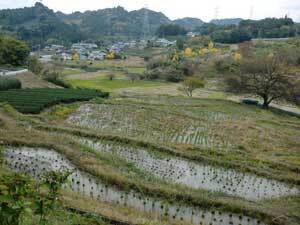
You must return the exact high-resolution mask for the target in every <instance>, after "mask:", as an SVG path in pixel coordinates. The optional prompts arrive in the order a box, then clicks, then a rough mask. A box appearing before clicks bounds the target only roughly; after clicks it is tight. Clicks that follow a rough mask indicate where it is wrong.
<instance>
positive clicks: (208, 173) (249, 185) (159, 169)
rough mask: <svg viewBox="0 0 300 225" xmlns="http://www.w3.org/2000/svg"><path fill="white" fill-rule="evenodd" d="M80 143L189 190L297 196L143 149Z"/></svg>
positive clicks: (246, 176) (256, 196)
mask: <svg viewBox="0 0 300 225" xmlns="http://www.w3.org/2000/svg"><path fill="white" fill-rule="evenodd" d="M80 141H81V143H83V144H85V145H87V146H89V147H91V148H93V149H95V150H96V151H103V152H108V153H111V154H114V155H117V156H119V157H121V158H123V159H125V160H127V161H128V162H130V163H133V164H134V165H136V166H137V167H138V168H140V169H142V170H146V171H149V172H150V173H153V174H154V175H155V176H157V177H159V178H161V179H167V180H169V181H172V182H177V183H180V184H184V185H187V186H189V187H192V188H203V189H206V190H210V191H220V192H224V193H227V194H230V195H233V196H238V197H241V198H246V199H249V200H260V199H263V198H273V197H280V196H285V195H295V194H298V193H299V190H298V189H297V188H292V187H289V186H288V185H285V184H284V183H280V182H277V181H275V180H270V179H265V178H262V177H258V176H255V175H251V174H243V173H239V172H237V171H235V170H232V169H225V168H217V167H213V166H210V165H204V164H196V163H193V162H189V161H187V160H183V159H180V158H178V157H172V156H171V157H170V156H157V155H155V154H153V153H152V154H151V152H148V151H147V150H146V149H143V148H139V149H137V148H134V147H130V146H124V145H120V144H117V143H113V142H103V141H96V140H91V139H86V138H83V139H81V140H80Z"/></svg>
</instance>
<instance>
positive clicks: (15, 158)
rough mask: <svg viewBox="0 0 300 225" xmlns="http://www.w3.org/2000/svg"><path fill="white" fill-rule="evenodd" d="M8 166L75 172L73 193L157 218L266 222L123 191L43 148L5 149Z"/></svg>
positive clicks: (212, 224)
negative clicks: (126, 207)
mask: <svg viewBox="0 0 300 225" xmlns="http://www.w3.org/2000/svg"><path fill="white" fill-rule="evenodd" d="M3 155H4V159H5V163H6V164H7V165H8V166H9V167H10V168H11V169H12V170H14V171H17V172H25V173H27V174H29V175H32V176H33V177H36V178H39V177H41V176H42V175H43V174H44V173H46V172H49V171H52V170H55V171H73V173H72V174H71V175H70V177H69V180H70V182H69V183H70V187H71V189H72V190H73V191H76V192H78V193H81V194H84V195H88V196H90V197H91V198H94V199H99V200H101V201H106V202H109V203H114V204H120V205H123V206H128V207H132V208H135V209H137V210H141V211H145V212H149V213H152V214H153V215H156V216H157V217H162V216H165V217H168V218H169V219H170V220H179V221H185V222H190V223H192V224H198V225H199V224H200V225H201V224H203V225H258V224H264V223H263V222H261V221H259V220H257V219H255V218H251V217H247V216H244V215H239V214H233V213H225V212H221V211H218V210H206V209H201V208H198V207H188V206H184V205H179V204H176V203H174V204H169V203H165V202H164V201H161V200H159V199H154V198H151V197H147V196H144V195H141V194H140V193H137V192H135V191H132V190H131V191H128V192H125V191H120V190H118V189H117V188H115V187H113V186H109V185H106V184H104V183H102V182H101V181H99V180H98V179H96V178H95V177H93V176H91V175H89V174H87V173H85V172H82V171H81V170H80V169H79V168H76V167H75V166H74V165H72V164H71V163H70V162H69V161H68V160H67V159H66V158H65V157H64V156H62V155H60V154H58V153H57V152H55V151H52V150H47V149H40V148H27V147H20V148H12V147H8V148H6V149H5V150H4V154H3Z"/></svg>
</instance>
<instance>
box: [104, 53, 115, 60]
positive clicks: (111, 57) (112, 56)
mask: <svg viewBox="0 0 300 225" xmlns="http://www.w3.org/2000/svg"><path fill="white" fill-rule="evenodd" d="M114 58H115V54H114V53H113V52H110V53H108V54H107V55H106V59H114Z"/></svg>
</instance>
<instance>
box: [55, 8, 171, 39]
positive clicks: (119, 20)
mask: <svg viewBox="0 0 300 225" xmlns="http://www.w3.org/2000/svg"><path fill="white" fill-rule="evenodd" d="M145 15H148V19H149V31H150V33H152V34H153V33H154V32H155V31H156V30H157V28H158V27H159V26H160V25H162V24H167V23H171V20H170V19H168V18H167V17H166V16H165V15H164V14H162V13H159V12H155V11H151V10H148V9H140V10H135V11H131V12H128V11H126V10H125V9H124V8H123V7H116V8H109V9H103V10H97V11H86V12H84V13H81V12H75V13H72V14H69V15H67V14H61V13H59V14H58V16H59V17H60V18H61V19H62V20H63V21H64V22H65V23H69V24H74V23H75V24H77V25H79V27H80V30H81V31H82V32H89V33H93V35H94V36H97V35H126V36H140V35H142V34H143V32H144V29H148V28H145V26H144V17H145Z"/></svg>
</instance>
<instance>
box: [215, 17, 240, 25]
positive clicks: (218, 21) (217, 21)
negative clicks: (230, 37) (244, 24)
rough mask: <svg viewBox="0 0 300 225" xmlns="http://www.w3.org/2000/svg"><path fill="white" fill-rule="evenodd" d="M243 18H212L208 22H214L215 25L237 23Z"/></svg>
mask: <svg viewBox="0 0 300 225" xmlns="http://www.w3.org/2000/svg"><path fill="white" fill-rule="evenodd" d="M242 20H243V19H241V18H228V19H214V20H211V21H210V23H213V24H216V25H222V26H226V25H238V24H239V23H240V22H241V21H242Z"/></svg>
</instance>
